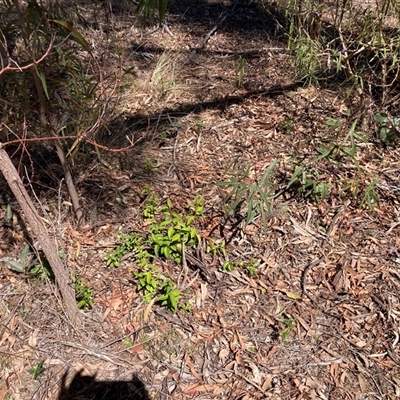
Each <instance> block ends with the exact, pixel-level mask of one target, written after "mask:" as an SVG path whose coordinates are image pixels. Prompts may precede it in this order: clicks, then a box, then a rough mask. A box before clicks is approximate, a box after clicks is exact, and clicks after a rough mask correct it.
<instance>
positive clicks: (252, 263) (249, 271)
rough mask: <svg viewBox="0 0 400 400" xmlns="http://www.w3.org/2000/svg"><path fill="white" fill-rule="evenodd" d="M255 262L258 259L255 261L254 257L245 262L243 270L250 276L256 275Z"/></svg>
mask: <svg viewBox="0 0 400 400" xmlns="http://www.w3.org/2000/svg"><path fill="white" fill-rule="evenodd" d="M257 262H258V261H257V260H256V259H255V258H252V259H251V260H250V261H249V262H248V263H247V264H246V266H245V270H246V273H247V274H248V275H250V276H254V275H257V269H256V266H257Z"/></svg>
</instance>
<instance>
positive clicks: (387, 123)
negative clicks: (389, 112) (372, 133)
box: [374, 113, 400, 146]
mask: <svg viewBox="0 0 400 400" xmlns="http://www.w3.org/2000/svg"><path fill="white" fill-rule="evenodd" d="M374 119H375V121H376V122H377V123H378V125H379V131H378V137H379V139H380V140H381V142H382V143H384V144H385V145H387V146H394V145H395V144H396V143H397V142H398V141H399V139H400V117H391V118H389V117H387V116H385V115H383V114H379V113H378V114H375V116H374Z"/></svg>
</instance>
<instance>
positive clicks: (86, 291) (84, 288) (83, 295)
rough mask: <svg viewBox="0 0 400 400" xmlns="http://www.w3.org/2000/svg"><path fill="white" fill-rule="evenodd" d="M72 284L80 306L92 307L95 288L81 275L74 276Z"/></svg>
mask: <svg viewBox="0 0 400 400" xmlns="http://www.w3.org/2000/svg"><path fill="white" fill-rule="evenodd" d="M72 284H73V286H74V289H75V299H76V301H77V305H78V308H92V307H93V304H94V292H93V288H92V287H91V286H89V285H88V284H87V283H85V282H84V281H83V280H82V278H80V277H79V276H75V277H73V279H72Z"/></svg>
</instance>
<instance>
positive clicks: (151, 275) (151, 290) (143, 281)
mask: <svg viewBox="0 0 400 400" xmlns="http://www.w3.org/2000/svg"><path fill="white" fill-rule="evenodd" d="M133 276H134V277H135V278H136V279H137V281H138V290H139V291H142V292H143V299H144V301H145V302H147V303H149V302H150V301H151V299H152V298H154V297H155V296H156V294H157V293H158V292H159V290H160V287H161V284H162V278H161V276H160V275H159V273H158V268H157V267H156V266H155V265H152V264H148V265H146V270H145V271H134V272H133Z"/></svg>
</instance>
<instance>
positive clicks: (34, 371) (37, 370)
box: [28, 361, 44, 379]
mask: <svg viewBox="0 0 400 400" xmlns="http://www.w3.org/2000/svg"><path fill="white" fill-rule="evenodd" d="M43 364H44V361H39V362H38V363H36V364H35V366H34V367H33V368H31V369H28V373H29V374H31V375H32V377H33V379H37V378H39V376H40V375H41V374H42V373H43V371H44V367H43Z"/></svg>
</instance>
